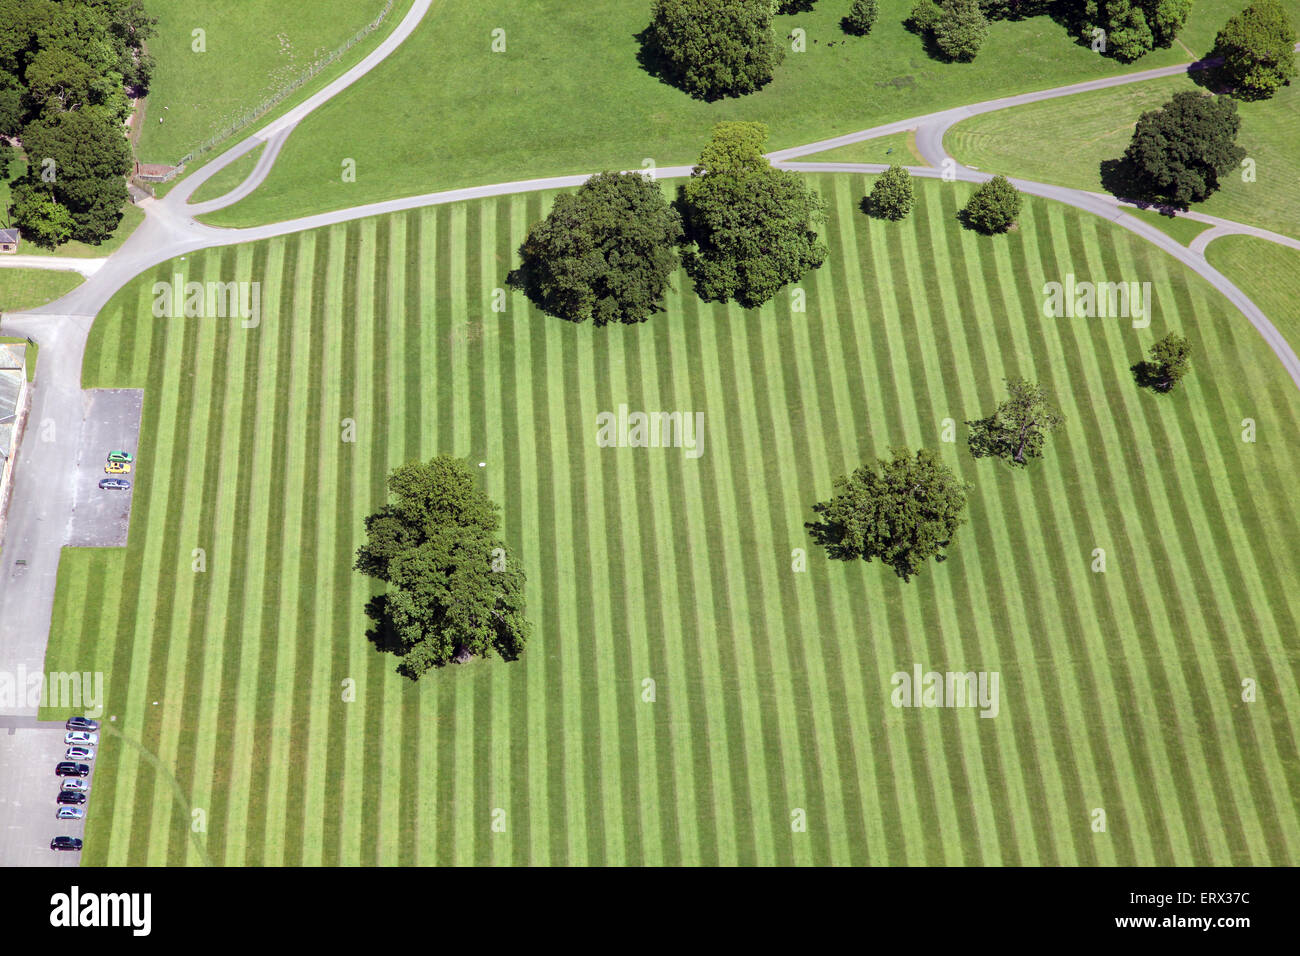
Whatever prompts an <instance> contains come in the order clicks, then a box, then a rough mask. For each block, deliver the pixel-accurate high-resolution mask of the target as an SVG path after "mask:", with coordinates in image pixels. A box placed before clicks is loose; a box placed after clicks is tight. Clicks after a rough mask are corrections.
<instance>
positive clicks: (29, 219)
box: [9, 181, 75, 249]
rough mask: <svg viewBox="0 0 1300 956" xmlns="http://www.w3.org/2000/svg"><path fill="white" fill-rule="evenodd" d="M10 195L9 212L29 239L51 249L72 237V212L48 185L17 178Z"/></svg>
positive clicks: (24, 235)
mask: <svg viewBox="0 0 1300 956" xmlns="http://www.w3.org/2000/svg"><path fill="white" fill-rule="evenodd" d="M10 198H11V201H12V204H11V205H10V207H9V215H10V216H11V217H12V219H13V222H14V225H16V226H17V227H18V228H19V229H21V230H22V234H23V238H24V239H26V240H27V241H28V242H31V243H34V244H35V245H38V246H41V247H43V248H46V249H52V248H54V247H55V246H58V245H61V244H62V243H65V242H67V241H68V240H69V239H70V238H72V231H73V228H74V226H75V223H74V222H73V221H72V214H71V213H70V212H68V210H66V209H64V208H63V207H62V206H60V205H59V203H58V202H57V201H56V200H55V199H54V197H53V196H51V195H50V191H49V190H48V189H46V188H42V187H41V186H40V185H39V184H35V183H32V182H27V181H24V182H18V183H16V184H14V187H13V190H12V192H11V194H10Z"/></svg>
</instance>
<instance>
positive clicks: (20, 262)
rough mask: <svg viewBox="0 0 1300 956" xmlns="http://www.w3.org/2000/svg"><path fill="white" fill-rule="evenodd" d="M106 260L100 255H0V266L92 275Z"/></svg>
mask: <svg viewBox="0 0 1300 956" xmlns="http://www.w3.org/2000/svg"><path fill="white" fill-rule="evenodd" d="M107 261H108V259H107V258H106V257H102V256H101V257H100V258H98V259H79V258H77V257H76V256H0V268H5V269H60V270H64V271H67V272H80V273H81V274H82V275H83V276H93V275H94V274H95V273H96V272H98V271H99V270H100V268H102V267H103V265H104V263H105V262H107Z"/></svg>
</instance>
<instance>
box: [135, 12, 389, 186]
mask: <svg viewBox="0 0 1300 956" xmlns="http://www.w3.org/2000/svg"><path fill="white" fill-rule="evenodd" d="M385 2H386V0H270V2H262V3H255V4H247V3H245V4H231V3H228V2H223V0H183V2H182V0H151V2H150V3H149V4H148V9H149V12H150V14H151V15H153V16H155V17H157V18H158V26H157V35H156V36H154V37H153V39H151V40H150V41H149V52H150V53H151V54H153V56H154V58H155V60H156V61H157V67H156V68H155V70H154V79H153V83H152V85H151V87H150V90H149V97H148V101H147V105H146V113H145V117H144V122H143V124H142V125H141V128H140V134H139V139H138V142H137V144H136V158H137V159H139V160H140V161H141V162H146V163H175V162H176V161H177V160H179V159H180V158H181V157H182V156H184V155H185V154H186V153H187V152H189V151H190V150H191V149H193V148H194V147H196V146H198V145H199V144H200V143H202V142H204V141H205V140H206V139H208V137H210V136H213V135H215V134H217V133H219V132H221V131H222V130H224V129H225V128H226V127H227V126H228V125H229V124H231V123H233V122H235V121H236V120H237V119H239V118H240V117H241V116H242V115H243V114H244V113H245V111H247V110H248V109H251V108H253V107H255V106H257V104H259V103H260V102H262V101H263V100H264V99H266V98H267V97H268V96H270V95H272V94H273V93H275V92H276V91H277V90H279V89H281V88H282V87H284V86H285V85H287V84H289V83H291V82H293V81H294V80H296V79H298V78H299V77H300V76H302V75H303V74H305V73H307V71H308V70H310V69H311V68H312V67H313V66H314V65H315V64H316V63H318V62H320V61H322V60H324V58H325V57H326V56H328V55H329V53H330V52H331V51H333V50H335V49H337V48H338V47H340V46H341V45H342V44H343V43H345V42H347V40H348V39H350V38H351V37H352V36H353V35H355V34H356V33H357V32H358V31H359V30H360V29H361V28H362V27H364V26H365V25H366V24H367V23H370V22H371V21H372V20H374V19H375V17H377V16H378V15H379V13H380V11H381V10H383V9H384V4H385ZM410 6H411V4H410V0H396V2H395V3H394V4H393V9H392V10H391V11H389V13H388V16H387V17H385V19H384V22H383V24H381V25H380V27H379V28H378V29H377V30H375V31H374V32H372V33H371V34H369V35H368V36H367V37H366V38H365V39H364V40H362V41H361V42H360V43H358V44H357V45H356V46H354V47H352V49H351V50H349V51H348V53H347V55H346V56H345V57H343V59H341V60H340V61H338V62H336V63H333V64H331V65H330V66H329V67H327V68H326V69H325V70H324V71H322V72H321V73H320V74H319V75H318V76H317V77H314V78H313V80H312V82H311V83H309V84H307V85H306V86H304V87H303V88H302V89H301V90H299V91H296V92H295V93H294V94H292V95H291V96H289V97H288V98H286V99H285V100H284V101H282V102H281V103H280V104H279V105H278V106H277V107H276V108H275V110H273V111H272V112H270V113H268V114H267V115H266V117H265V119H270V118H272V117H273V116H275V115H277V114H278V113H281V112H283V111H284V110H286V109H288V108H289V107H291V106H293V105H294V104H295V103H298V102H301V101H302V100H303V99H305V98H306V97H307V96H309V95H311V94H312V93H313V92H315V91H316V90H317V89H319V88H320V87H321V86H323V85H324V84H325V83H326V82H328V81H329V80H330V79H333V78H334V77H336V76H338V75H341V74H342V73H343V72H344V71H345V70H347V69H349V68H350V67H352V66H354V65H355V64H356V63H357V62H359V61H360V60H361V58H362V57H364V56H365V55H366V54H367V53H368V52H370V51H371V50H372V49H374V48H375V46H377V45H378V44H379V43H380V41H381V40H382V39H383V38H384V37H385V36H387V35H388V34H389V33H390V32H391V31H392V28H393V27H394V26H395V25H396V24H397V23H398V22H400V21H401V19H402V16H403V15H404V14H405V13H406V11H407V10H409V9H410ZM196 29H202V30H203V31H205V36H204V43H205V45H206V50H204V51H203V52H197V51H195V50H194V48H193V47H194V44H195V42H196V40H195V37H194V31H195V30H196ZM159 118H161V119H162V120H163V122H161V123H159V122H158V120H159ZM246 132H249V131H246ZM215 155H217V154H216V153H211V154H208V158H211V156H215Z"/></svg>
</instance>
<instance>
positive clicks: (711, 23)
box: [644, 0, 785, 100]
mask: <svg viewBox="0 0 1300 956" xmlns="http://www.w3.org/2000/svg"><path fill="white" fill-rule="evenodd" d="M772 14H773V4H772V0H655V5H654V12H653V15H652V19H651V21H650V26H649V28H648V29H647V31H646V32H645V34H644V39H645V42H646V53H647V55H648V56H649V57H650V58H651V59H652V60H653V61H654V62H655V63H656V64H657V68H658V69H659V71H660V72H661V73H662V75H663V77H664V79H666V80H667V81H668V82H670V83H672V84H673V85H675V86H677V87H679V88H680V89H682V90H685V91H686V92H687V93H690V94H691V95H692V96H695V97H698V98H699V99H703V100H716V99H721V98H722V97H725V96H742V95H744V94H745V93H752V92H754V91H755V90H758V89H761V88H762V87H763V86H764V85H766V84H767V83H768V82H769V81H770V80H771V79H772V75H773V73H774V72H775V70H776V68H777V66H778V65H780V63H781V60H782V59H783V58H784V56H785V51H784V50H783V49H782V48H781V46H780V44H778V43H777V39H776V33H775V32H774V31H773V29H772Z"/></svg>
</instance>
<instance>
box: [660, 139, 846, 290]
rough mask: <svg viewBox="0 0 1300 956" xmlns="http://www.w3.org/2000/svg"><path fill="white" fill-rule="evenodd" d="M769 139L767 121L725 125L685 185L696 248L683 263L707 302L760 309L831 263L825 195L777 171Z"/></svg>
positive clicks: (685, 206)
mask: <svg viewBox="0 0 1300 956" xmlns="http://www.w3.org/2000/svg"><path fill="white" fill-rule="evenodd" d="M766 139H767V127H766V126H764V125H762V124H761V123H719V124H718V125H717V126H716V127H714V130H713V138H712V139H711V140H710V142H709V144H708V145H707V146H706V147H705V148H704V152H703V154H702V155H701V157H700V164H699V165H698V166H696V167H695V169H694V170H693V171H692V173H691V178H690V180H689V181H688V182H687V183H686V185H685V186H683V187H682V195H681V205H682V210H683V219H684V221H685V224H686V239H687V242H688V243H691V244H692V245H691V246H690V247H688V249H687V251H686V253H685V255H684V256H683V259H684V262H685V265H686V270H687V272H688V273H689V274H690V276H691V278H692V279H693V280H694V282H695V289H696V292H697V293H698V294H699V296H700V297H701V298H702V299H704V300H705V301H708V302H725V301H728V300H734V301H736V302H738V303H740V304H741V305H742V306H744V307H745V308H747V309H751V308H757V307H758V306H760V305H762V304H763V303H764V302H767V301H768V300H769V299H771V298H772V296H774V295H776V293H777V292H778V291H779V290H780V289H781V288H782V287H783V286H785V285H788V284H789V283H791V282H793V281H795V280H796V279H798V278H799V277H800V276H802V275H803V274H804V273H805V272H807V271H808V270H809V269H815V268H817V267H818V266H820V265H821V264H822V263H823V262H824V261H825V260H826V244H825V243H824V242H823V241H822V240H821V238H820V237H819V236H818V234H817V228H818V227H819V226H820V225H821V224H822V223H824V222H825V218H826V217H825V209H824V206H823V203H822V201H821V198H820V197H819V196H818V195H817V193H816V192H814V191H813V190H812V189H810V188H809V187H808V186H807V185H806V184H805V183H804V181H803V179H802V178H801V177H800V176H799V175H798V174H797V173H793V172H789V171H786V170H779V169H773V168H772V164H771V163H770V162H768V160H767V159H766V158H765V157H764V156H763V154H762V146H763V143H764V142H765V141H766Z"/></svg>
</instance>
